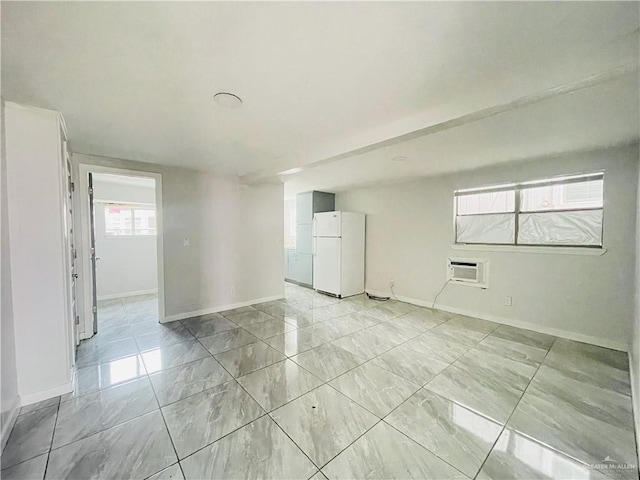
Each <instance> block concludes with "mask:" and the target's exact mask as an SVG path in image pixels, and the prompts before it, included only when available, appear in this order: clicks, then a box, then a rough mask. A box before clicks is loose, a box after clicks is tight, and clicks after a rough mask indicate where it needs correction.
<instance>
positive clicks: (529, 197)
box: [521, 179, 603, 212]
mask: <svg viewBox="0 0 640 480" xmlns="http://www.w3.org/2000/svg"><path fill="white" fill-rule="evenodd" d="M602 191H603V180H602V179H600V180H592V181H589V182H578V183H567V184H559V185H547V186H544V187H535V188H524V189H522V206H521V211H523V212H531V211H539V210H569V209H576V210H580V209H583V208H602Z"/></svg>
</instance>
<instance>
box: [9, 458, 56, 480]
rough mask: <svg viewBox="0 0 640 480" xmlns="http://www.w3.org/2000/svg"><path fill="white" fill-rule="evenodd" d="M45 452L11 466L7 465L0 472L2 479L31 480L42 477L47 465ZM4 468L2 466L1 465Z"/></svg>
mask: <svg viewBox="0 0 640 480" xmlns="http://www.w3.org/2000/svg"><path fill="white" fill-rule="evenodd" d="M48 458H49V455H48V454H47V453H45V454H43V455H40V456H38V457H35V458H32V459H31V460H27V461H25V462H22V463H18V464H17V465H14V466H13V467H8V468H6V469H3V470H2V472H0V477H1V478H2V479H3V480H33V479H34V478H35V479H42V478H44V470H45V468H46V467H47V460H48ZM3 468H4V467H3Z"/></svg>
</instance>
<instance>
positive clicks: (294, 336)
mask: <svg viewBox="0 0 640 480" xmlns="http://www.w3.org/2000/svg"><path fill="white" fill-rule="evenodd" d="M332 339H333V337H332V335H331V334H330V333H329V332H327V331H325V330H318V329H317V328H314V326H313V325H312V326H309V327H304V328H299V329H297V330H294V331H292V332H288V333H283V334H280V335H275V336H273V337H269V338H266V339H265V340H264V342H265V343H266V344H267V345H269V346H271V347H273V348H275V349H276V350H277V351H279V352H281V353H283V354H284V355H286V356H288V357H291V356H293V355H296V354H298V353H302V352H305V351H307V350H311V349H312V348H315V347H318V346H320V345H322V344H323V343H327V342H330V341H331V340H332Z"/></svg>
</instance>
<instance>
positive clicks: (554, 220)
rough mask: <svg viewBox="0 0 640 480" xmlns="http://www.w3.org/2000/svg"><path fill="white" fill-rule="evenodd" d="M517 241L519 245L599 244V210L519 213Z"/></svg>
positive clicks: (600, 228) (600, 229) (600, 236)
mask: <svg viewBox="0 0 640 480" xmlns="http://www.w3.org/2000/svg"><path fill="white" fill-rule="evenodd" d="M518 243H519V244H522V245H580V246H584V245H593V246H601V245H602V210H583V211H580V210H578V211H575V212H545V213H522V214H520V216H519V226H518Z"/></svg>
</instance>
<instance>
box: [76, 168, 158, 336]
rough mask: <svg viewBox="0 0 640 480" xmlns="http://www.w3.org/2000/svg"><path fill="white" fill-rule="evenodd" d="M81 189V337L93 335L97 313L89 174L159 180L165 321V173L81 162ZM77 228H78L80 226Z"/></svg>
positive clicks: (156, 183) (79, 180)
mask: <svg viewBox="0 0 640 480" xmlns="http://www.w3.org/2000/svg"><path fill="white" fill-rule="evenodd" d="M78 170H79V175H78V183H79V189H78V190H79V192H81V195H80V228H79V230H80V234H81V239H80V247H81V251H80V255H82V256H83V257H82V259H83V261H82V314H83V318H82V319H81V323H82V324H83V325H84V332H82V334H81V336H80V338H82V339H87V338H91V337H92V336H93V312H92V311H91V306H92V301H91V298H92V295H93V285H92V281H91V278H92V277H91V261H90V258H89V257H90V252H91V246H90V240H89V236H90V232H89V228H90V223H89V173H94V174H100V173H110V174H113V175H124V176H128V177H144V178H153V179H154V180H155V189H156V191H155V193H156V242H157V244H156V247H157V248H156V252H157V260H156V269H157V275H158V320H159V322H160V323H164V322H165V301H164V299H165V295H164V250H163V232H164V228H163V215H162V174H161V173H156V172H144V171H140V170H129V169H125V168H114V167H104V166H102V165H93V164H88V163H80V164H79V165H78ZM76 228H77V227H76Z"/></svg>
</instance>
